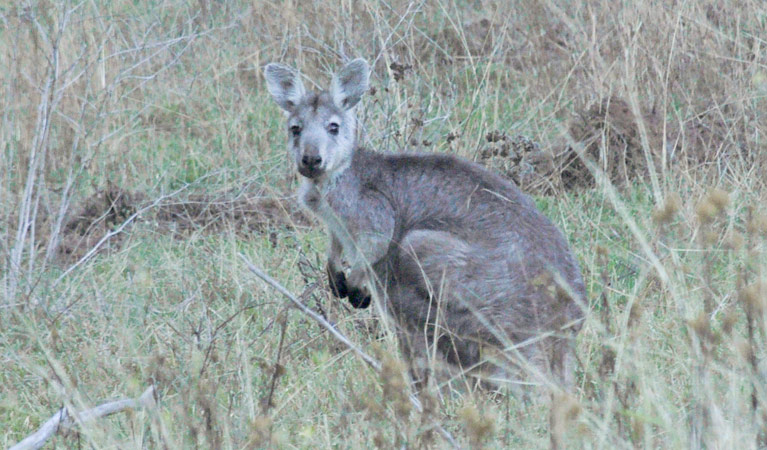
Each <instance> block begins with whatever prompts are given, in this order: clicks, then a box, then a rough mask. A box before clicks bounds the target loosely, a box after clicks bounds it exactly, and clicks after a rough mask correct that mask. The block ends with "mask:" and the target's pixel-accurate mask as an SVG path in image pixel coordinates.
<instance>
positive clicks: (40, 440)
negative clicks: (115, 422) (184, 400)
mask: <svg viewBox="0 0 767 450" xmlns="http://www.w3.org/2000/svg"><path fill="white" fill-rule="evenodd" d="M155 395H156V391H155V388H154V385H152V386H149V388H148V389H147V390H146V391H144V393H143V394H141V396H140V397H138V398H126V399H122V400H115V401H113V402H108V403H104V404H103V405H99V406H96V407H95V408H91V409H87V410H85V411H80V412H79V413H76V414H74V417H72V415H70V414H69V411H68V410H67V408H66V407H64V408H61V409H60V410H59V411H58V412H57V413H56V414H54V415H53V417H51V418H50V419H48V421H47V422H45V423H44V424H43V425H42V426H41V427H40V428H39V429H38V430H37V431H36V432H34V433H33V434H30V435H29V436H27V437H26V438H24V440H22V441H21V442H19V443H18V444H16V445H14V446H13V447H11V448H10V449H9V450H29V449H33V450H36V449H39V448H41V447H42V446H43V445H45V443H46V441H48V439H50V438H51V436H53V435H54V434H56V432H57V431H59V430H62V429H65V430H69V429H72V428H74V427H75V426H76V425H77V424H78V423H79V424H81V425H82V424H85V423H86V422H90V421H93V420H96V419H98V418H99V417H104V416H108V415H110V414H114V413H117V412H120V411H123V410H126V409H139V408H147V409H150V408H152V407H154V405H155V404H156V402H155Z"/></svg>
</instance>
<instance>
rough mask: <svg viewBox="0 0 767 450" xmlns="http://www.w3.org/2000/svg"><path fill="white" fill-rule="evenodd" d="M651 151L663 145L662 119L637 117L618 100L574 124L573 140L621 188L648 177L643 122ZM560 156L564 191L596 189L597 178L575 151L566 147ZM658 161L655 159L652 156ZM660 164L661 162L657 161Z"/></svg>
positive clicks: (608, 101)
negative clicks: (594, 186)
mask: <svg viewBox="0 0 767 450" xmlns="http://www.w3.org/2000/svg"><path fill="white" fill-rule="evenodd" d="M640 120H641V124H642V125H643V126H644V130H645V132H646V138H647V141H648V143H649V145H650V148H651V149H659V148H660V145H661V144H660V143H661V141H662V136H661V132H662V128H661V125H660V123H661V122H660V119H659V118H658V116H657V114H655V113H654V112H652V113H646V114H643V115H642V117H639V118H638V117H637V116H636V115H635V114H634V112H633V111H632V110H631V106H629V104H628V103H627V102H626V101H625V100H623V99H621V98H618V97H610V98H605V99H603V100H602V101H600V102H599V103H597V104H595V105H592V106H591V107H589V108H588V109H586V110H585V111H583V112H581V113H580V114H578V117H577V118H576V119H575V120H574V121H572V122H571V123H570V126H569V132H570V136H571V137H572V139H573V140H574V141H575V142H578V143H580V144H581V145H583V149H584V152H585V154H586V156H587V157H588V158H589V159H590V160H591V161H593V162H594V163H596V164H597V166H598V167H599V168H601V169H602V170H603V171H604V172H605V174H606V175H607V177H608V178H609V179H610V181H611V182H612V183H613V184H614V185H615V186H618V187H622V186H626V185H627V184H628V183H629V182H630V181H631V180H633V179H634V178H636V177H643V176H645V175H647V173H648V167H647V157H646V156H645V150H644V146H643V144H642V136H641V134H640V122H639V121H640ZM564 148H565V150H564V151H563V152H562V153H561V154H560V156H559V164H558V166H559V167H560V173H561V178H562V180H561V182H562V187H563V188H564V189H572V188H576V187H592V186H593V185H594V177H593V176H592V175H591V172H590V171H589V170H588V168H587V167H586V165H585V164H584V163H583V160H582V159H581V158H579V157H578V155H577V154H576V152H575V151H574V149H572V148H571V147H570V146H569V145H566V146H565V147H564ZM652 158H653V159H654V158H655V156H654V155H652ZM656 162H657V161H656Z"/></svg>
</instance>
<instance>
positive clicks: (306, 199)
mask: <svg viewBox="0 0 767 450" xmlns="http://www.w3.org/2000/svg"><path fill="white" fill-rule="evenodd" d="M335 187H336V186H335V183H334V184H333V185H332V186H329V183H323V184H320V183H314V182H312V181H309V180H304V181H303V183H302V184H301V188H300V189H299V194H298V196H299V199H300V201H301V204H302V205H303V206H304V207H305V208H306V209H308V210H309V211H311V212H312V213H313V214H314V215H316V216H317V217H318V218H319V219H320V220H321V221H322V223H324V224H325V227H327V230H328V233H330V234H331V235H332V236H334V237H335V238H336V239H337V240H338V242H340V243H341V247H342V248H343V253H344V255H343V259H346V260H350V259H353V258H350V257H351V256H353V255H354V254H355V252H356V249H357V244H355V239H354V236H353V234H352V232H351V230H350V229H349V228H350V227H349V224H348V223H347V221H346V220H345V218H344V217H343V216H342V215H341V214H339V212H338V211H335V210H334V209H333V207H332V206H331V204H330V203H329V202H328V195H329V194H330V190H331V189H334V188H335Z"/></svg>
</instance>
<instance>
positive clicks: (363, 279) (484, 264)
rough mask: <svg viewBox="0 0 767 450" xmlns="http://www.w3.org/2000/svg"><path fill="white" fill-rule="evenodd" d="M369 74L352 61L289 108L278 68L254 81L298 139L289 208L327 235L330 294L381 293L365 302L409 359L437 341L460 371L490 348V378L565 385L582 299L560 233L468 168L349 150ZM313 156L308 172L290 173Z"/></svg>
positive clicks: (284, 72)
mask: <svg viewBox="0 0 767 450" xmlns="http://www.w3.org/2000/svg"><path fill="white" fill-rule="evenodd" d="M368 70H369V69H368V65H367V63H365V62H364V61H363V60H355V61H352V62H351V63H349V64H348V65H347V66H346V67H344V68H343V69H342V70H341V71H340V72H339V73H338V75H336V76H335V77H334V78H333V81H332V82H331V89H330V90H329V91H322V92H319V93H314V92H308V93H305V94H304V95H303V96H302V97H301V98H300V99H299V100H297V101H295V102H294V101H293V100H294V94H295V91H296V86H297V85H298V83H300V77H299V75H298V74H297V73H296V72H295V71H293V70H292V69H290V68H287V67H285V66H280V65H276V64H270V65H268V66H267V67H266V70H265V75H266V79H267V85H268V86H269V92H270V93H271V94H272V96H273V97H274V99H275V101H276V102H277V104H279V105H280V106H281V107H283V109H285V110H286V111H287V112H288V114H289V117H288V126H289V130H290V127H300V130H301V131H300V133H299V134H298V135H296V136H292V135H291V133H292V132H291V131H289V136H291V137H290V138H289V141H290V145H289V146H290V149H291V154H292V156H293V158H292V159H293V160H294V161H295V162H296V164H297V166H298V168H299V172H301V174H302V175H304V182H303V186H302V188H301V194H300V195H301V200H302V202H303V204H304V205H305V206H306V207H307V208H308V209H310V210H311V211H313V212H314V213H315V214H317V216H319V217H320V218H321V219H322V221H323V222H325V224H326V225H327V227H328V230H329V233H330V238H331V245H330V251H329V256H328V260H329V261H328V266H329V272H330V274H331V281H334V280H335V282H337V283H338V284H337V286H335V287H334V291H335V292H336V293H337V294H339V295H341V296H344V295H349V296H350V299H352V301H356V300H354V299H353V298H352V294H351V292H352V291H354V292H356V294H354V295H357V296H359V295H364V292H365V289H370V290H372V291H374V292H376V293H378V294H382V295H376V296H375V297H377V298H381V299H383V300H384V303H383V306H384V308H385V310H386V311H387V312H389V313H390V314H391V315H392V316H393V317H394V318H395V319H396V322H397V323H398V325H399V326H400V330H401V331H404V333H403V334H402V339H401V340H402V344H403V350H404V352H405V353H406V354H408V355H409V356H410V357H411V358H412V359H417V358H419V357H421V356H423V354H422V352H423V350H424V349H425V348H429V347H431V346H433V345H434V344H436V346H437V349H438V350H439V352H440V353H441V354H442V356H443V357H444V359H445V360H447V361H449V362H451V363H453V364H454V365H459V366H461V367H463V368H468V367H472V366H483V361H482V359H483V358H484V355H487V354H489V353H488V352H487V349H493V350H494V351H495V352H496V353H500V354H501V355H502V358H501V359H502V361H501V362H500V363H496V364H494V365H493V367H491V368H490V369H489V372H488V371H486V372H488V373H490V374H497V373H498V370H497V369H499V368H501V367H502V366H504V365H506V366H508V365H509V361H513V364H512V365H516V366H517V367H522V368H523V369H530V368H531V367H532V368H533V369H535V368H537V371H538V374H539V375H540V374H543V375H546V374H551V375H554V379H555V380H557V382H559V383H563V384H564V385H568V384H570V379H571V376H572V368H571V367H570V363H571V360H572V356H573V345H572V342H573V337H574V335H575V334H576V333H577V332H578V330H579V329H580V327H581V322H582V319H583V309H582V307H581V306H582V305H583V304H584V303H583V302H584V300H585V288H584V284H583V280H582V277H581V273H580V269H579V268H578V264H577V262H576V260H575V258H574V257H573V254H572V253H571V251H570V249H569V246H568V244H567V242H566V240H565V238H564V236H563V235H562V233H561V232H560V231H559V230H558V229H557V228H556V227H555V226H554V225H553V224H552V223H551V222H550V221H549V220H548V219H547V218H546V217H545V216H544V215H543V214H541V213H540V211H538V209H537V208H536V207H535V205H534V204H533V202H532V200H531V199H530V198H529V197H528V196H526V195H525V194H523V193H522V192H521V191H520V190H519V189H518V188H517V187H516V186H515V185H514V184H513V183H511V182H509V181H508V180H506V179H504V178H501V177H500V176H498V175H496V174H494V173H492V172H490V171H488V170H487V169H484V168H483V167H481V166H479V165H477V164H474V163H471V162H468V161H466V160H463V159H461V158H457V157H453V156H447V155H439V154H381V153H376V152H373V151H370V150H366V149H363V148H360V147H358V146H357V145H356V141H355V137H354V136H355V132H356V120H355V117H354V106H355V105H356V104H357V102H358V101H359V98H360V96H361V95H362V93H363V92H364V91H365V90H366V89H367V86H368ZM281 87H285V89H280V88H281ZM286 99H291V100H289V101H286ZM332 123H336V124H338V128H339V129H338V133H337V134H336V135H333V134H332V133H331V132H330V130H331V129H332V127H331V126H330V124H332ZM315 154H319V155H320V156H321V161H322V162H321V163H320V164H312V165H311V167H307V164H305V163H302V161H304V162H305V161H306V159H305V157H306V155H315ZM310 160H311V158H310ZM311 161H314V160H311ZM339 286H340V287H339ZM360 293H362V294H360ZM358 300H359V299H358ZM362 304H363V305H364V303H362ZM511 347H513V348H511ZM528 363H533V364H532V365H530V364H528ZM485 366H486V364H485ZM533 372H535V370H533ZM504 374H505V375H504V376H508V372H506V371H505V372H504Z"/></svg>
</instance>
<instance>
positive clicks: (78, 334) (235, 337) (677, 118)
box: [0, 0, 767, 449]
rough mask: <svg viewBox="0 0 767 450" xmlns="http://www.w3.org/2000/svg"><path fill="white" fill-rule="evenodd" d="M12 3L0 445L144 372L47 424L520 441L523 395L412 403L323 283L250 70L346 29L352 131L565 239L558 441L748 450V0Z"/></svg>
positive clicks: (763, 172) (758, 30)
mask: <svg viewBox="0 0 767 450" xmlns="http://www.w3.org/2000/svg"><path fill="white" fill-rule="evenodd" d="M28 3H29V4H28V5H27V6H21V5H19V6H0V53H1V54H2V56H0V79H1V80H2V85H0V87H1V88H2V95H0V99H1V100H0V104H1V105H2V108H0V151H1V152H2V156H1V157H0V237H1V238H2V239H1V240H0V242H1V244H0V255H1V257H0V282H2V286H0V292H2V295H0V447H9V446H11V445H13V444H15V443H16V442H18V441H20V440H21V439H23V438H24V437H25V436H27V435H28V434H30V433H32V432H33V431H35V430H36V429H37V427H39V426H40V425H41V424H42V423H43V422H44V421H45V420H47V419H48V418H49V417H51V416H52V415H53V414H54V413H55V412H56V411H57V410H58V409H59V408H61V407H62V406H66V407H68V408H70V409H71V410H83V409H87V408H90V407H93V406H96V405H98V404H101V403H103V402H106V401H109V400H112V399H115V398H121V397H136V396H138V395H140V394H141V392H143V391H144V390H145V389H146V388H147V387H148V386H150V385H152V384H154V385H155V386H156V387H157V389H158V392H159V394H160V397H159V402H158V406H157V407H156V408H154V409H152V410H136V411H131V412H129V413H122V414H117V415H114V416H110V417H109V418H104V419H101V420H99V421H96V422H91V423H87V424H85V425H83V426H82V427H77V428H76V430H77V431H73V432H70V433H64V434H62V433H60V434H58V435H57V436H56V437H54V438H53V440H52V442H53V444H49V447H53V446H54V445H55V446H56V447H62V448H70V447H71V448H81V447H83V446H85V447H87V448H262V447H271V448H369V447H376V446H377V447H379V448H394V447H402V448H418V447H424V448H432V447H433V448H446V447H447V443H446V441H444V440H443V438H441V437H440V436H439V435H437V434H436V433H435V432H434V424H435V423H436V424H441V426H442V427H444V429H446V430H448V431H449V432H450V433H451V434H452V435H453V436H454V437H455V439H456V440H457V441H458V442H460V443H461V445H464V446H467V447H481V446H486V447H487V448H545V447H546V446H547V445H548V442H549V438H548V410H547V408H548V406H547V405H546V404H545V403H543V402H538V401H532V402H523V401H522V400H521V399H517V398H514V397H512V396H509V397H504V398H500V399H498V398H491V397H490V396H489V395H487V394H486V393H483V392H472V391H471V390H468V389H465V388H461V386H460V384H461V383H460V380H455V382H454V383H453V384H452V385H451V386H453V387H454V389H443V390H442V392H443V393H446V395H442V396H438V395H436V394H435V392H433V391H427V392H423V393H421V394H420V395H419V398H420V401H421V402H422V403H423V404H424V411H423V412H417V411H415V410H413V408H412V407H411V406H410V405H409V404H408V402H407V395H408V393H410V392H411V389H410V387H409V385H408V383H407V382H406V381H405V379H404V378H403V376H404V374H403V370H402V369H403V367H404V365H403V364H404V363H403V362H402V361H401V360H400V358H399V357H398V356H397V351H396V348H397V347H396V343H395V342H393V340H392V339H391V337H390V336H389V335H388V334H387V333H386V332H385V327H382V326H381V323H380V321H379V319H378V318H377V317H376V315H375V312H374V311H372V309H373V308H371V311H368V310H364V311H355V310H352V309H351V308H350V307H348V306H347V305H345V304H343V303H341V302H338V301H336V300H334V299H332V298H331V296H330V295H329V293H328V292H327V290H326V289H325V288H324V286H325V283H326V280H325V278H324V271H323V264H324V262H323V261H322V258H323V255H324V252H325V246H326V240H325V236H324V233H323V230H322V229H321V227H320V226H319V225H318V224H317V223H316V222H315V221H314V220H313V219H311V218H308V217H307V216H306V215H305V214H303V213H302V212H301V211H300V210H299V209H298V207H297V206H296V201H295V197H294V194H293V192H294V190H295V188H296V186H297V182H298V180H297V179H296V176H295V175H294V174H293V173H292V172H291V168H290V166H289V164H288V160H287V158H286V151H285V135H286V133H285V131H284V124H283V118H282V114H281V112H280V111H279V109H278V108H277V107H276V105H274V104H273V103H272V101H271V99H270V98H269V96H268V94H267V93H266V90H265V86H264V81H263V78H262V75H261V70H262V68H263V66H264V65H265V64H266V63H268V62H271V61H280V62H283V63H286V64H289V65H292V66H294V67H299V68H300V69H301V70H302V71H303V73H304V74H305V75H307V78H308V79H307V81H306V82H307V83H310V82H309V81H308V80H314V81H315V82H317V83H318V86H324V85H326V83H327V81H328V77H329V74H330V73H332V72H333V71H334V70H336V69H337V68H339V67H340V66H341V65H342V64H343V63H344V62H346V61H348V60H349V59H351V58H355V57H365V58H367V59H368V60H369V61H371V63H372V66H373V74H372V77H371V85H372V89H371V92H370V95H368V96H366V97H365V98H364V99H363V101H362V103H361V106H360V107H359V112H358V114H359V116H360V118H361V119H362V120H363V122H364V124H365V125H364V130H363V132H362V136H361V137H360V139H361V142H362V143H363V144H364V145H367V146H372V147H375V148H377V149H380V150H381V151H391V152H398V151H403V150H405V149H410V150H416V151H435V152H445V153H453V154H458V155H461V156H464V157H466V158H469V159H472V160H476V161H479V162H482V163H484V164H486V165H488V166H490V167H492V168H493V169H494V170H497V171H499V172H502V173H505V174H507V175H508V176H510V177H511V178H513V179H514V180H515V181H517V182H518V183H520V184H521V185H522V187H523V188H524V189H525V190H527V191H528V192H530V193H531V194H532V195H533V196H534V197H535V199H536V202H537V203H538V205H539V206H540V207H541V209H542V210H543V211H544V212H545V214H546V215H547V216H548V217H549V218H551V219H552V221H553V222H554V223H555V224H557V225H558V226H559V227H561V229H562V230H563V231H564V232H565V234H566V236H567V237H568V239H569V241H570V243H571V245H572V247H573V249H574V251H575V254H576V255H577V257H578V259H579V261H580V263H581V267H582V269H583V273H584V277H585V280H586V284H587V288H588V293H589V307H590V311H589V314H588V316H587V319H586V322H585V325H584V327H583V330H582V332H581V333H580V335H579V336H578V341H577V355H578V364H577V368H576V380H577V386H576V390H575V392H573V396H572V398H570V399H567V400H566V401H563V402H562V403H559V404H557V405H556V406H555V413H556V414H562V415H565V416H567V417H568V420H569V422H568V424H569V426H568V430H566V433H565V436H564V438H565V441H566V442H568V447H572V448H610V449H612V448H634V447H649V448H701V447H705V448H733V447H737V448H765V447H767V388H766V386H767V362H766V361H765V357H766V356H767V348H766V347H767V346H766V345H765V341H766V339H767V273H766V272H767V270H765V269H766V267H767V266H766V265H765V264H766V263H767V248H766V245H765V244H766V243H767V241H766V239H767V189H766V188H765V181H764V180H765V179H767V142H766V141H765V136H766V135H765V133H767V100H766V99H765V97H766V96H767V48H766V47H767V41H765V36H767V6H765V5H764V4H763V2H762V1H761V0H744V1H739V2H735V1H731V0H730V1H727V2H725V3H724V4H722V2H715V1H713V0H693V1H689V2H650V1H648V0H644V1H640V2H633V4H632V2H611V1H607V0H597V1H595V2H586V1H583V0H576V1H571V2H568V1H558V0H553V1H549V2H538V1H534V0H521V1H519V2H505V1H494V2H493V1H480V0H477V1H458V0H435V1H432V2H426V1H421V2H417V1H414V2H406V1H399V0H394V1H392V2H376V1H373V0H360V1H356V2H351V1H342V2H338V3H332V4H331V3H328V2H319V1H316V0H312V1H306V2H298V1H294V0H291V1H286V2H269V1H265V0H253V1H251V2H240V1H234V0H233V1H226V0H221V1H213V0H199V1H197V2H192V1H187V2H184V1H180V0H157V1H146V2H134V1H125V0H115V1H112V2H95V1H83V2H77V1H75V2H73V1H61V0H46V1H43V0H41V1H32V2H28ZM622 3H625V4H622ZM309 86H310V84H308V85H307V87H309ZM518 135H522V136H525V137H527V138H529V139H530V140H532V141H534V142H535V143H536V144H535V145H533V146H532V147H533V149H532V150H531V151H527V150H525V152H523V151H522V150H519V149H518V148H517V147H514V146H513V145H512V146H511V147H509V145H510V144H509V142H516V141H515V139H517V138H516V136H518ZM526 142H527V141H526ZM531 145H532V144H531ZM504 146H505V147H504ZM518 150H519V151H518ZM528 150H529V149H528ZM240 253H242V254H244V255H246V256H247V257H248V258H249V259H250V260H251V261H253V262H254V263H255V264H256V265H257V266H259V267H261V268H263V269H264V270H265V271H266V272H267V273H269V274H270V275H271V276H273V277H274V278H276V279H277V280H279V281H280V282H281V283H283V284H284V285H285V286H286V287H287V288H288V289H290V290H291V291H292V292H294V293H295V294H296V295H299V294H300V295H301V297H302V298H303V299H304V301H305V302H306V303H307V304H308V305H310V306H311V307H313V308H315V309H316V310H318V311H322V313H323V314H324V315H325V316H326V317H328V318H330V319H331V320H333V321H334V322H335V323H336V324H337V326H338V328H339V329H340V330H341V331H342V332H343V333H345V334H346V335H347V336H349V337H350V339H352V340H353V341H354V342H355V343H356V344H358V345H359V346H361V347H362V348H363V349H364V350H365V351H367V352H369V353H371V354H372V355H375V356H376V357H378V358H380V359H381V360H382V361H383V364H384V369H385V370H384V371H383V372H382V374H377V373H376V372H374V371H373V370H370V369H369V368H368V367H367V366H366V365H365V364H364V363H363V362H362V361H361V360H360V359H359V358H357V357H356V356H354V355H353V354H352V353H351V352H350V351H349V350H348V349H346V348H345V347H343V346H342V345H340V344H339V343H338V342H337V341H336V340H335V339H333V338H332V337H331V336H330V334H328V333H327V332H325V331H323V329H321V328H320V327H319V326H318V325H317V324H315V323H314V322H311V321H310V320H308V319H307V318H306V317H305V316H303V315H302V314H300V313H299V312H298V311H297V310H295V309H292V308H289V307H288V305H287V303H286V301H285V300H284V299H283V298H282V297H281V296H280V295H279V294H278V293H277V292H275V291H274V290H272V289H271V288H269V287H268V286H267V285H266V284H264V283H263V282H261V281H260V280H259V279H257V278H256V277H254V275H252V274H251V273H250V272H249V271H248V270H247V268H246V267H245V265H244V264H243V263H242V261H241V260H240V258H239V257H238V254H240Z"/></svg>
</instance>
